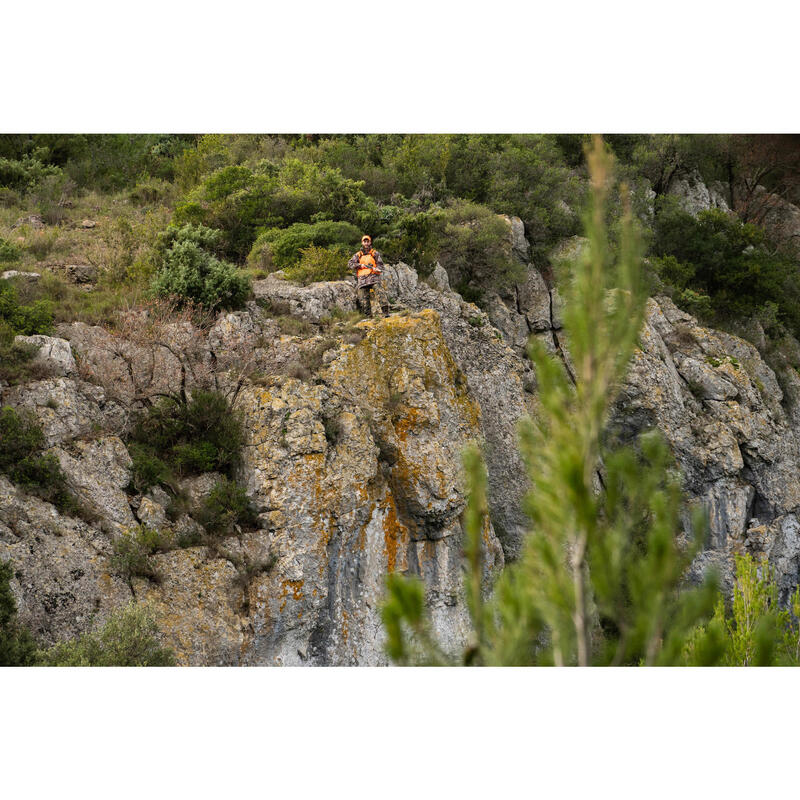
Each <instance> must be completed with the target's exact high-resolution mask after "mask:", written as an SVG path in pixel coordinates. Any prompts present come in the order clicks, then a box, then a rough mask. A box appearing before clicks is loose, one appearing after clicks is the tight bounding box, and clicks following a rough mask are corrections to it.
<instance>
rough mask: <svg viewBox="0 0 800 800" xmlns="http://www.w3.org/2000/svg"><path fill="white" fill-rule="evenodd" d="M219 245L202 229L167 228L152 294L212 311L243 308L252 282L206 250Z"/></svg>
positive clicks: (188, 226)
mask: <svg viewBox="0 0 800 800" xmlns="http://www.w3.org/2000/svg"><path fill="white" fill-rule="evenodd" d="M218 241H219V239H218V233H217V232H214V231H211V230H210V229H208V228H205V227H203V226H202V225H201V226H192V225H184V226H183V227H181V228H176V227H174V226H171V227H170V228H168V229H167V231H166V233H165V234H164V236H163V239H162V240H161V243H160V246H161V248H162V250H163V256H162V259H161V264H160V265H159V267H158V270H157V272H156V275H155V277H154V278H153V282H152V284H151V287H152V290H153V291H154V292H155V293H156V294H158V295H160V296H162V297H176V298H178V299H179V300H190V301H192V302H193V303H198V304H201V305H203V306H205V307H206V308H208V309H212V310H216V309H220V308H241V307H242V306H243V305H244V302H245V300H246V299H247V297H248V296H249V294H250V279H249V278H248V277H247V275H245V274H243V273H241V272H240V271H239V270H238V269H237V268H236V267H235V266H234V265H233V264H230V263H228V262H227V261H220V259H218V258H217V257H216V256H214V255H213V254H212V253H210V252H209V250H208V249H206V248H209V247H214V246H216V244H217V242H218Z"/></svg>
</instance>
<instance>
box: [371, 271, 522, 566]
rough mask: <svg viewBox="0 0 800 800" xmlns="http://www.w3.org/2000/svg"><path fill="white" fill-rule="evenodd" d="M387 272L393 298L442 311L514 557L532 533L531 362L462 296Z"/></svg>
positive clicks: (498, 521)
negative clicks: (526, 436)
mask: <svg viewBox="0 0 800 800" xmlns="http://www.w3.org/2000/svg"><path fill="white" fill-rule="evenodd" d="M384 274H385V276H386V281H387V293H388V295H389V298H390V299H393V300H397V301H398V302H400V303H402V304H403V305H405V306H407V307H408V308H412V309H425V308H430V309H435V310H436V311H437V312H438V313H439V317H440V320H441V326H442V335H443V337H444V340H445V343H446V344H447V347H448V348H449V350H450V353H451V354H452V356H453V359H454V360H455V362H456V364H457V365H458V367H459V369H460V370H461V371H462V372H463V374H464V375H465V377H466V379H467V386H468V388H469V393H470V395H471V396H472V397H473V398H474V399H475V401H476V402H477V403H478V405H479V407H480V409H481V414H480V429H481V434H482V437H483V441H484V442H485V451H484V452H485V457H486V466H487V471H488V475H489V508H490V511H491V516H492V523H493V525H494V528H495V531H496V533H497V536H498V539H499V540H500V542H501V543H502V545H503V551H504V553H505V556H506V557H507V558H510V559H514V558H516V557H517V556H518V555H519V551H520V547H521V544H522V540H523V538H524V536H525V533H526V531H527V529H528V523H527V519H526V517H525V515H524V513H523V512H522V498H523V497H524V495H525V492H526V491H527V489H528V484H527V476H526V473H525V467H524V465H523V463H522V458H521V456H520V453H519V449H518V443H517V426H518V424H519V420H520V419H521V418H522V417H523V416H524V415H526V414H527V413H529V412H530V411H531V410H532V398H531V397H530V395H528V394H527V393H526V390H525V387H526V386H531V385H532V383H533V382H534V379H533V373H532V370H531V367H530V364H529V362H527V361H525V360H523V359H521V358H520V357H519V356H518V355H517V354H516V353H515V352H514V351H513V350H512V349H511V348H510V347H509V346H508V345H507V344H506V343H505V342H504V341H503V337H502V334H501V333H500V331H498V330H497V329H496V328H493V327H492V324H491V322H490V320H489V317H488V316H487V314H485V313H484V312H482V311H481V310H480V309H479V308H478V307H477V306H475V305H473V304H472V303H467V302H465V301H464V300H463V298H462V297H461V296H460V295H459V294H457V293H455V292H452V291H450V292H437V291H435V290H433V289H431V288H429V287H427V286H426V285H425V284H423V283H418V282H417V280H416V272H415V271H414V270H413V269H411V268H410V267H409V266H407V265H406V264H403V263H400V264H396V265H393V266H390V267H387V269H386V271H385V273H384Z"/></svg>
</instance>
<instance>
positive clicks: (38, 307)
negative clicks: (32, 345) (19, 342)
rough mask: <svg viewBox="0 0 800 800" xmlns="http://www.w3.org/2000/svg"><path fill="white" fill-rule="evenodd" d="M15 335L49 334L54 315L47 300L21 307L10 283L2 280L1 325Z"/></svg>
mask: <svg viewBox="0 0 800 800" xmlns="http://www.w3.org/2000/svg"><path fill="white" fill-rule="evenodd" d="M2 324H5V325H6V326H7V327H8V328H9V329H10V330H11V331H12V332H13V333H14V334H20V335H21V336H34V335H36V334H40V333H41V334H48V333H50V330H51V328H52V327H53V314H52V311H51V306H50V303H49V302H48V301H47V300H37V301H36V302H34V303H32V304H31V305H20V303H19V300H18V299H17V291H16V289H15V288H14V286H12V284H11V282H10V281H4V280H0V325H2Z"/></svg>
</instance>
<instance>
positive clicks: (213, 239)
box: [155, 223, 222, 258]
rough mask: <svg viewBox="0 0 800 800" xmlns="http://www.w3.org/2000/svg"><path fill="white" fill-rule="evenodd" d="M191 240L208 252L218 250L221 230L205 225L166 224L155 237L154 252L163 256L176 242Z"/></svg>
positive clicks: (220, 242)
mask: <svg viewBox="0 0 800 800" xmlns="http://www.w3.org/2000/svg"><path fill="white" fill-rule="evenodd" d="M182 242H192V243H193V244H196V245H197V246H198V247H200V248H202V249H203V250H207V251H208V252H209V253H218V252H220V249H221V245H222V231H218V230H216V229H215V228H207V227H206V226H205V225H193V224H190V223H186V224H184V225H175V224H172V225H168V226H167V227H166V228H165V229H164V230H163V231H161V233H159V234H158V237H157V238H156V246H155V247H156V252H157V253H158V254H159V255H160V256H161V257H162V258H163V257H164V256H165V255H166V254H167V253H168V252H169V250H170V249H171V248H172V247H173V246H174V245H176V244H180V243H182Z"/></svg>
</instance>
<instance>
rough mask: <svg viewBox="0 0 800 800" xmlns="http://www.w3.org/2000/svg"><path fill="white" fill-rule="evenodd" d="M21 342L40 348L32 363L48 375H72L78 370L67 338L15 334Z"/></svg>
mask: <svg viewBox="0 0 800 800" xmlns="http://www.w3.org/2000/svg"><path fill="white" fill-rule="evenodd" d="M14 341H15V342H17V343H19V344H26V345H34V346H35V347H37V348H38V350H37V352H36V355H35V356H34V358H33V361H32V362H31V363H33V364H35V365H37V366H38V367H40V371H42V372H44V373H45V374H48V375H60V376H66V375H72V374H74V373H75V372H76V371H77V366H76V364H75V358H74V357H73V355H72V348H71V347H70V345H69V342H68V341H67V340H66V339H57V338H55V337H53V336H42V335H36V336H15V337H14Z"/></svg>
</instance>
